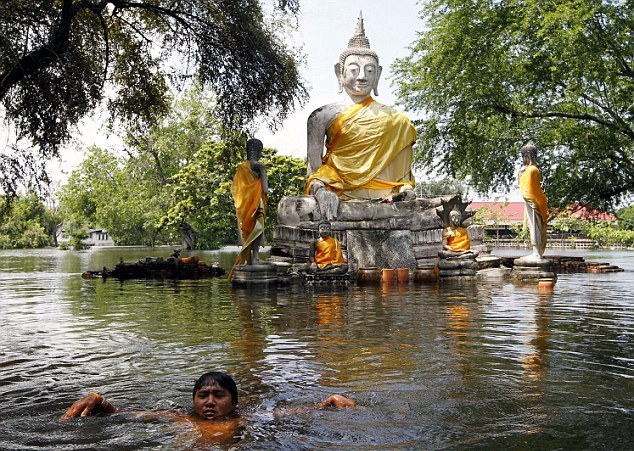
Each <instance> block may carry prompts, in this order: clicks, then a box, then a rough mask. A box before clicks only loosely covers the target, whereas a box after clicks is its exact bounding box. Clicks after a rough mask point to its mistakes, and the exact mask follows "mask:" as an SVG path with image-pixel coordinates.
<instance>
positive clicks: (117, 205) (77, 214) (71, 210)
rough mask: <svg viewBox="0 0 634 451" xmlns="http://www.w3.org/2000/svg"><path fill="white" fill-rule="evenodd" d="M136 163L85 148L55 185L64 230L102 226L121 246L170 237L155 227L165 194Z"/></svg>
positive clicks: (159, 185)
mask: <svg viewBox="0 0 634 451" xmlns="http://www.w3.org/2000/svg"><path fill="white" fill-rule="evenodd" d="M135 163H136V161H135V160H125V159H123V158H118V157H116V156H115V155H113V154H112V153H111V152H108V151H106V150H103V149H100V148H97V147H93V148H91V149H89V150H88V153H87V155H86V157H85V159H84V161H82V163H81V164H80V166H79V168H78V169H77V170H75V171H73V173H72V174H71V175H70V177H69V179H68V182H67V183H66V184H65V185H64V186H63V187H62V188H61V190H60V203H61V206H62V210H63V212H64V213H63V215H64V222H65V226H66V229H67V230H73V231H78V230H81V229H82V228H95V227H103V228H105V229H106V230H108V233H109V234H110V236H112V238H113V240H114V241H115V243H117V244H121V245H131V244H146V245H154V244H155V243H156V242H157V240H161V238H162V241H163V242H165V241H167V242H171V241H174V239H175V235H174V234H173V233H170V231H169V230H167V229H165V230H162V231H161V230H159V227H158V221H159V219H160V217H161V216H162V214H163V213H164V210H165V208H166V207H165V205H166V203H167V202H166V201H165V196H166V195H167V194H166V193H165V190H164V189H163V188H162V186H161V184H160V183H158V182H157V181H156V180H155V179H153V178H152V177H151V176H150V177H149V176H148V174H147V172H146V171H145V170H144V168H143V167H142V166H138V165H135ZM150 175H151V174H150Z"/></svg>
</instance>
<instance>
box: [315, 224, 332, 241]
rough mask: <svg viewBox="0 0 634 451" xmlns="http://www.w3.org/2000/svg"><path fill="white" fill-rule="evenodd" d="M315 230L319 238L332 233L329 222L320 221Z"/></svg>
mask: <svg viewBox="0 0 634 451" xmlns="http://www.w3.org/2000/svg"><path fill="white" fill-rule="evenodd" d="M317 230H318V233H319V236H320V237H321V238H327V237H329V236H330V235H331V234H332V226H331V225H330V223H329V222H322V223H320V224H319V226H318V229H317Z"/></svg>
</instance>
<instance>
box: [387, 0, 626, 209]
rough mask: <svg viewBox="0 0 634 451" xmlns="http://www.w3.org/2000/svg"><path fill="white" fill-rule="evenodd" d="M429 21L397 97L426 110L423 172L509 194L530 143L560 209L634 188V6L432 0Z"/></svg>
mask: <svg viewBox="0 0 634 451" xmlns="http://www.w3.org/2000/svg"><path fill="white" fill-rule="evenodd" d="M424 17H425V18H426V20H427V27H426V29H425V30H424V31H423V32H422V33H421V34H420V38H419V39H418V41H417V42H415V43H414V45H413V47H412V52H411V54H410V56H409V57H407V58H404V59H402V60H399V61H398V62H397V63H396V64H395V73H396V77H395V82H396V85H397V88H398V95H399V101H400V102H401V103H402V104H404V105H405V106H406V107H407V108H408V109H410V110H412V111H418V112H421V113H422V115H423V119H422V120H420V121H418V123H417V125H418V128H419V130H420V136H419V140H418V155H417V163H418V164H419V165H426V166H427V167H434V168H436V169H437V170H438V171H439V172H441V173H445V174H448V175H451V176H454V177H458V178H465V177H466V178H468V182H469V184H470V185H471V186H473V187H474V188H475V189H476V190H477V191H478V192H480V193H487V192H490V191H493V190H495V191H504V190H508V188H509V187H510V185H511V183H513V182H514V181H515V174H514V172H515V162H516V161H517V160H518V155H517V152H518V149H519V148H520V147H521V146H522V145H524V144H526V143H528V142H533V143H534V144H535V145H537V147H538V148H539V149H540V168H541V169H542V173H543V176H544V188H545V191H546V194H547V195H548V196H549V203H550V204H551V205H553V206H565V205H569V204H572V203H575V202H579V203H581V204H584V205H589V206H590V207H591V208H598V209H603V210H604V211H606V210H609V209H612V208H613V207H614V206H615V205H617V204H618V203H619V201H621V200H622V199H623V197H624V196H628V195H631V194H632V193H633V192H634V159H633V155H632V153H633V150H634V109H632V99H633V98H634V66H633V64H634V62H633V59H634V34H633V33H632V29H634V3H633V2H631V1H622V0H621V1H619V0H576V1H569V0H524V1H520V0H505V1H484V0H476V1H449V0H430V1H429V2H428V3H427V5H426V7H425V10H424Z"/></svg>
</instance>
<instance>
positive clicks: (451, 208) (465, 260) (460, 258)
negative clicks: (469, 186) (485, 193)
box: [436, 196, 479, 277]
mask: <svg viewBox="0 0 634 451" xmlns="http://www.w3.org/2000/svg"><path fill="white" fill-rule="evenodd" d="M468 205H469V202H462V199H461V197H460V196H455V197H453V198H452V199H450V200H449V201H445V200H443V201H442V209H437V210H436V213H437V214H438V216H440V218H441V220H442V222H443V225H444V226H445V229H444V230H443V234H442V237H443V248H442V250H440V251H438V256H439V257H440V261H439V262H438V267H439V268H440V276H441V277H442V276H443V275H444V276H450V275H473V274H475V269H476V268H477V263H476V261H475V259H476V257H477V256H478V255H479V252H478V251H473V250H471V241H470V240H469V233H468V232H467V229H466V228H465V227H464V225H463V222H464V221H465V220H466V219H467V218H469V217H471V216H472V215H473V212H470V211H466V210H465V209H466V208H467V206H468ZM443 272H444V274H443Z"/></svg>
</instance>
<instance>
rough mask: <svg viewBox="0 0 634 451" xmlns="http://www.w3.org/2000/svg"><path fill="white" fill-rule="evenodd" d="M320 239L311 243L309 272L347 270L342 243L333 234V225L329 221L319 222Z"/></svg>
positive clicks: (339, 271) (338, 271)
mask: <svg viewBox="0 0 634 451" xmlns="http://www.w3.org/2000/svg"><path fill="white" fill-rule="evenodd" d="M318 230H319V239H318V240H317V241H314V242H313V243H311V246H310V254H309V258H310V263H311V265H310V266H309V267H308V270H309V272H320V271H325V272H337V273H341V272H346V271H347V270H348V265H346V264H345V261H344V258H343V252H342V250H341V243H339V240H337V239H336V238H335V237H333V236H332V225H331V224H330V222H328V221H323V222H320V223H319V226H318Z"/></svg>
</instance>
